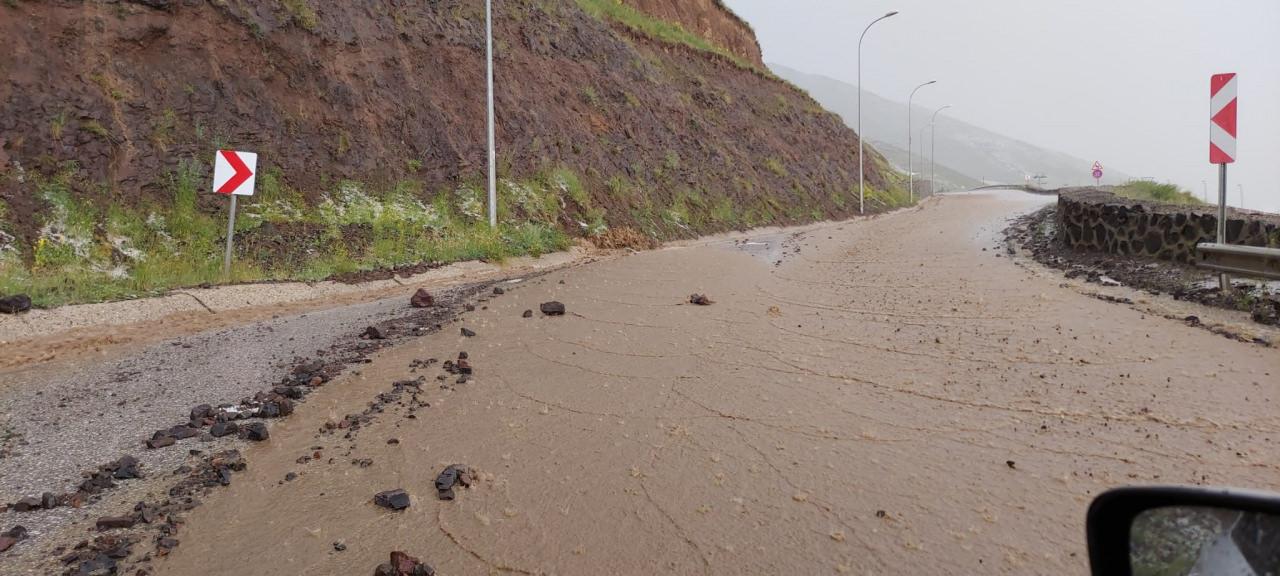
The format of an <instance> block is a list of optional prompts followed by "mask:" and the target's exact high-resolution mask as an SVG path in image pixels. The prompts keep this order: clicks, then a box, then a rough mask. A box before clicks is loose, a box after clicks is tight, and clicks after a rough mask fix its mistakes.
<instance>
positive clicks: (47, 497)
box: [40, 492, 59, 510]
mask: <svg viewBox="0 0 1280 576" xmlns="http://www.w3.org/2000/svg"><path fill="white" fill-rule="evenodd" d="M58 504H59V502H58V497H57V496H56V495H54V493H53V492H45V493H44V494H41V495H40V506H41V507H42V508H44V509H45V510H53V509H54V508H57V507H58Z"/></svg>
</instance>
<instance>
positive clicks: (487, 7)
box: [484, 0, 498, 228]
mask: <svg viewBox="0 0 1280 576" xmlns="http://www.w3.org/2000/svg"><path fill="white" fill-rule="evenodd" d="M484 33H485V42H486V44H485V59H486V61H487V69H486V79H487V81H488V84H489V102H488V104H489V227H491V228H497V226H498V181H497V174H496V171H497V159H496V158H495V156H496V154H495V152H494V141H493V140H494V137H493V2H492V0H485V3H484Z"/></svg>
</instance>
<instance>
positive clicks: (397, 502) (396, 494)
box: [373, 481, 438, 510]
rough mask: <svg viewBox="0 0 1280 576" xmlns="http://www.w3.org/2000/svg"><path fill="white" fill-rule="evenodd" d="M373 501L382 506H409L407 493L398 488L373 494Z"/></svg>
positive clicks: (400, 507)
mask: <svg viewBox="0 0 1280 576" xmlns="http://www.w3.org/2000/svg"><path fill="white" fill-rule="evenodd" d="M437 482H438V481H437ZM373 503H374V504H377V505H379V506H381V507H383V508H390V509H392V510H404V509H405V508H408V507H409V493H408V492H405V491H404V490H402V489H399V488H397V489H395V490H387V491H385V492H379V493H377V494H374V495H373Z"/></svg>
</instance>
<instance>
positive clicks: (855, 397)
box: [155, 193, 1280, 575]
mask: <svg viewBox="0 0 1280 576" xmlns="http://www.w3.org/2000/svg"><path fill="white" fill-rule="evenodd" d="M1044 201H1045V200H1044V199H1042V198H1039V197H1034V196H1029V195H1021V194H1011V193H990V194H975V195H963V196H953V197H945V198H938V199H934V200H931V201H930V202H929V203H927V204H926V206H925V207H923V208H920V209H913V210H908V211H902V212H898V213H894V214H891V215H887V216H882V217H878V218H874V219H868V220H863V221H858V222H847V223H838V224H832V225H825V226H820V227H816V228H810V229H807V231H805V232H803V233H801V234H799V235H794V236H792V235H788V236H787V237H786V240H785V242H784V244H785V247H784V248H783V249H781V250H773V249H770V250H765V251H763V252H765V253H767V257H760V256H759V254H760V253H761V251H760V250H755V251H752V250H749V249H742V248H741V246H740V245H738V244H735V243H733V242H724V243H711V244H704V245H698V246H688V247H679V248H669V249H663V250H656V251H651V252H645V253H640V254H636V255H633V256H629V257H625V258H619V259H614V260H609V261H604V262H599V263H595V264H591V265H586V266H582V267H577V268H573V269H569V270H564V271H560V272H555V273H552V274H550V275H548V276H543V277H540V278H535V279H532V280H529V281H526V282H522V283H519V284H514V285H509V290H508V293H507V294H506V295H505V296H502V297H498V298H495V299H494V300H492V301H490V302H489V303H488V305H487V308H485V309H481V310H477V311H475V312H471V313H468V314H466V315H465V316H464V318H463V319H462V320H461V322H460V323H459V324H457V325H454V326H446V327H445V328H444V329H443V330H442V331H441V332H439V333H437V334H433V335H430V336H425V337H422V338H419V339H417V340H415V341H413V342H411V343H408V344H405V345H402V346H399V347H397V348H394V349H390V350H388V351H385V352H383V353H381V354H380V355H378V356H376V357H375V358H374V361H373V362H372V363H371V364H368V365H365V366H363V367H361V368H360V369H359V371H358V372H348V373H347V374H346V375H344V376H342V377H341V378H339V379H338V380H336V381H335V382H334V383H333V384H331V385H328V386H326V387H324V388H322V389H320V390H319V391H317V392H316V393H315V394H313V395H312V396H311V397H310V398H309V399H308V401H307V402H306V403H305V404H304V405H302V407H301V408H300V409H299V410H298V413H297V414H295V415H294V416H293V417H291V418H289V419H287V420H283V421H279V422H274V423H273V424H272V428H271V441H270V442H267V443H264V444H262V445H258V446H254V447H252V448H251V449H249V450H248V451H247V452H246V456H247V458H248V460H249V469H248V470H247V471H245V472H244V473H241V474H238V475H236V477H235V478H234V481H233V484H232V486H231V487H229V488H227V489H224V490H218V491H215V492H214V493H213V494H212V495H211V496H210V497H209V498H207V500H206V502H205V504H204V506H202V507H200V508H198V509H196V510H195V511H193V512H192V513H191V514H190V515H189V517H188V520H187V523H186V525H185V526H184V527H183V528H182V529H181V530H180V532H179V533H178V537H179V538H180V540H181V545H180V546H179V547H178V548H177V549H175V550H174V552H173V553H172V554H171V555H170V556H168V557H166V558H162V559H159V560H158V561H157V562H156V563H155V570H156V573H157V574H240V575H251V574H370V573H372V572H373V570H374V568H375V566H376V565H377V564H379V563H381V562H385V561H386V559H387V556H388V554H389V553H390V552H391V551H392V550H403V551H406V552H408V553H409V554H411V555H413V556H416V557H419V558H421V559H422V560H424V561H426V562H428V563H430V564H432V565H433V566H434V567H435V568H436V570H437V571H438V573H440V574H445V575H449V574H483V573H507V572H510V573H518V574H591V575H596V574H659V573H660V574H778V573H786V574H842V573H851V574H1083V573H1085V572H1086V567H1087V559H1086V550H1085V543H1084V516H1085V510H1086V507H1087V506H1088V504H1089V501H1090V500H1091V499H1092V498H1093V497H1094V496H1095V495H1096V494H1098V493H1099V492H1100V491H1102V490H1105V489H1107V488H1110V487H1113V486H1119V485H1127V484H1150V483H1188V484H1201V483H1203V484H1215V485H1219V484H1221V485H1234V486H1243V487H1250V488H1256V489H1269V490H1276V489H1280V442H1277V441H1278V440H1280V419H1278V418H1277V416H1276V415H1277V413H1278V410H1277V408H1278V407H1280V406H1277V402H1278V401H1280V399H1278V397H1277V396H1278V391H1277V382H1280V377H1278V375H1280V352H1277V351H1276V350H1275V349H1269V348H1264V347H1261V346H1256V345H1251V344H1244V343H1240V342H1236V341H1232V340H1228V339H1226V338H1222V337H1221V336H1217V335H1214V334H1212V333H1210V332H1208V331H1206V330H1202V329H1198V328H1193V327H1189V326H1186V325H1184V324H1183V323H1180V322H1177V321H1173V320H1168V319H1165V318H1162V317H1158V316H1155V315H1150V314H1147V313H1145V312H1143V311H1142V310H1139V309H1136V308H1135V307H1132V306H1123V305H1117V304H1113V303H1109V302H1103V301H1100V300H1098V299H1096V298H1091V297H1089V296H1087V295H1085V294H1083V293H1081V291H1080V290H1079V289H1078V288H1074V287H1072V286H1070V285H1065V284H1063V280H1062V278H1061V277H1060V276H1057V275H1056V274H1053V273H1048V272H1045V271H1043V270H1038V269H1037V268H1035V267H1034V266H1028V265H1017V264H1015V263H1014V262H1013V261H1012V260H1011V258H1009V257H1008V256H1007V255H1005V254H1004V253H1003V252H1004V251H1003V249H999V250H998V249H996V248H995V244H994V242H993V235H992V231H993V230H999V229H1000V228H1002V227H1003V222H1004V221H1005V219H1006V218H1007V217H1009V216H1011V215H1013V214H1015V213H1017V212H1020V211H1025V210H1028V209H1031V208H1033V207H1035V206H1037V205H1039V204H1041V203H1043V202H1044ZM768 242H770V243H773V242H780V240H778V239H777V238H773V239H769V240H768ZM739 244H740V243H739ZM753 246H754V245H753ZM984 248H985V250H984ZM753 254H755V255H753ZM778 254H782V255H783V256H781V264H775V261H776V260H777V258H776V256H777V255H778ZM997 255H999V257H997ZM562 280H563V283H560V282H561V281H562ZM695 292H697V293H705V294H707V295H708V296H709V297H710V298H711V299H712V300H714V301H715V303H714V304H713V305H711V306H693V305H690V304H688V303H687V301H688V298H689V295H690V294H691V293H695ZM547 300H559V301H561V302H564V303H565V305H566V306H567V308H568V311H569V314H568V315H566V316H563V317H544V316H542V315H541V314H539V313H538V312H537V310H538V304H539V303H541V302H543V301H547ZM526 309H532V310H534V317H532V318H523V317H522V314H521V313H522V312H523V311H524V310H526ZM459 326H466V327H468V328H470V329H472V330H474V331H475V332H476V333H477V335H476V336H475V337H473V338H464V337H462V336H460V335H459V329H458V328H459ZM460 351H466V352H467V353H468V355H469V361H470V363H471V364H472V365H473V366H474V367H475V376H474V378H473V379H472V380H471V381H470V382H468V383H466V384H454V383H453V382H454V379H453V378H452V377H450V378H449V380H447V381H446V382H445V383H446V384H447V386H446V387H444V388H442V387H441V384H442V383H441V382H440V381H438V380H437V379H436V376H437V375H438V374H442V372H441V371H440V370H439V369H438V367H439V364H436V365H433V366H432V367H430V368H426V369H424V368H418V369H417V370H416V372H414V371H413V369H411V368H410V363H411V362H412V361H413V360H415V359H426V358H437V359H440V360H445V359H452V358H455V357H456V356H457V354H458V353H459V352H460ZM419 376H425V378H426V382H425V384H424V385H423V390H424V392H423V394H422V395H421V396H420V398H421V399H422V400H424V401H426V402H429V403H430V407H425V408H419V409H417V410H416V411H415V412H414V413H413V416H415V417H414V418H409V409H408V408H407V407H406V406H403V405H397V404H394V403H393V404H391V405H388V406H387V408H386V409H385V411H384V412H382V413H381V414H378V415H377V417H376V419H375V421H374V422H373V423H371V424H369V425H366V426H364V427H362V428H360V429H359V430H358V431H357V432H355V433H354V434H353V437H352V438H349V439H348V438H344V437H343V436H344V434H345V432H346V431H345V430H338V431H336V432H331V433H322V432H320V430H321V429H322V428H323V427H324V424H325V422H326V421H333V422H337V421H340V420H342V418H343V417H344V416H345V415H346V414H349V413H356V412H360V411H361V410H363V409H364V408H365V407H366V406H367V404H368V403H369V402H370V401H373V400H374V397H375V396H376V395H377V394H379V393H381V392H386V391H388V390H390V389H391V388H392V383H393V382H394V381H397V380H404V379H412V378H416V377H419ZM392 439H395V440H397V441H398V442H396V443H388V441H389V440H392ZM317 447H318V448H319V450H316V448H317ZM317 451H318V452H320V455H321V457H320V458H318V459H313V460H311V461H309V462H306V463H298V459H299V458H300V457H302V456H304V455H314V453H315V452H317ZM358 459H371V460H372V465H370V466H367V467H361V466H358V465H354V464H353V463H352V461H353V460H358ZM455 463H464V464H466V465H469V466H471V467H473V468H474V469H475V470H476V471H477V475H478V479H477V482H476V483H475V484H474V485H473V486H472V487H470V488H467V489H462V490H459V491H458V493H457V498H456V499H455V500H452V501H441V500H438V499H437V498H436V491H435V488H434V485H433V483H434V480H435V478H436V475H437V474H438V473H439V472H440V471H441V470H442V469H443V468H444V467H445V466H447V465H450V464H455ZM290 472H292V473H296V474H297V475H298V476H297V478H296V479H294V480H292V481H284V477H285V475H286V474H288V473H290ZM393 488H403V489H405V490H406V491H408V492H409V494H410V495H411V501H412V504H411V506H410V507H409V508H408V509H406V510H403V511H400V512H392V511H388V510H385V509H382V508H379V507H377V506H375V505H374V504H373V501H372V499H373V495H374V493H376V492H379V491H383V490H389V489H393ZM335 542H341V543H343V544H344V545H345V547H346V548H345V550H344V551H337V550H335V547H334V543H335Z"/></svg>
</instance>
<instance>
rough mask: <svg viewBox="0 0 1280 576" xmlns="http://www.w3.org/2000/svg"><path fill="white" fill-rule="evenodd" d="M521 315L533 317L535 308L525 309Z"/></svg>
mask: <svg viewBox="0 0 1280 576" xmlns="http://www.w3.org/2000/svg"><path fill="white" fill-rule="evenodd" d="M520 317H521V318H533V310H525V311H524V314H521V315H520Z"/></svg>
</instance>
